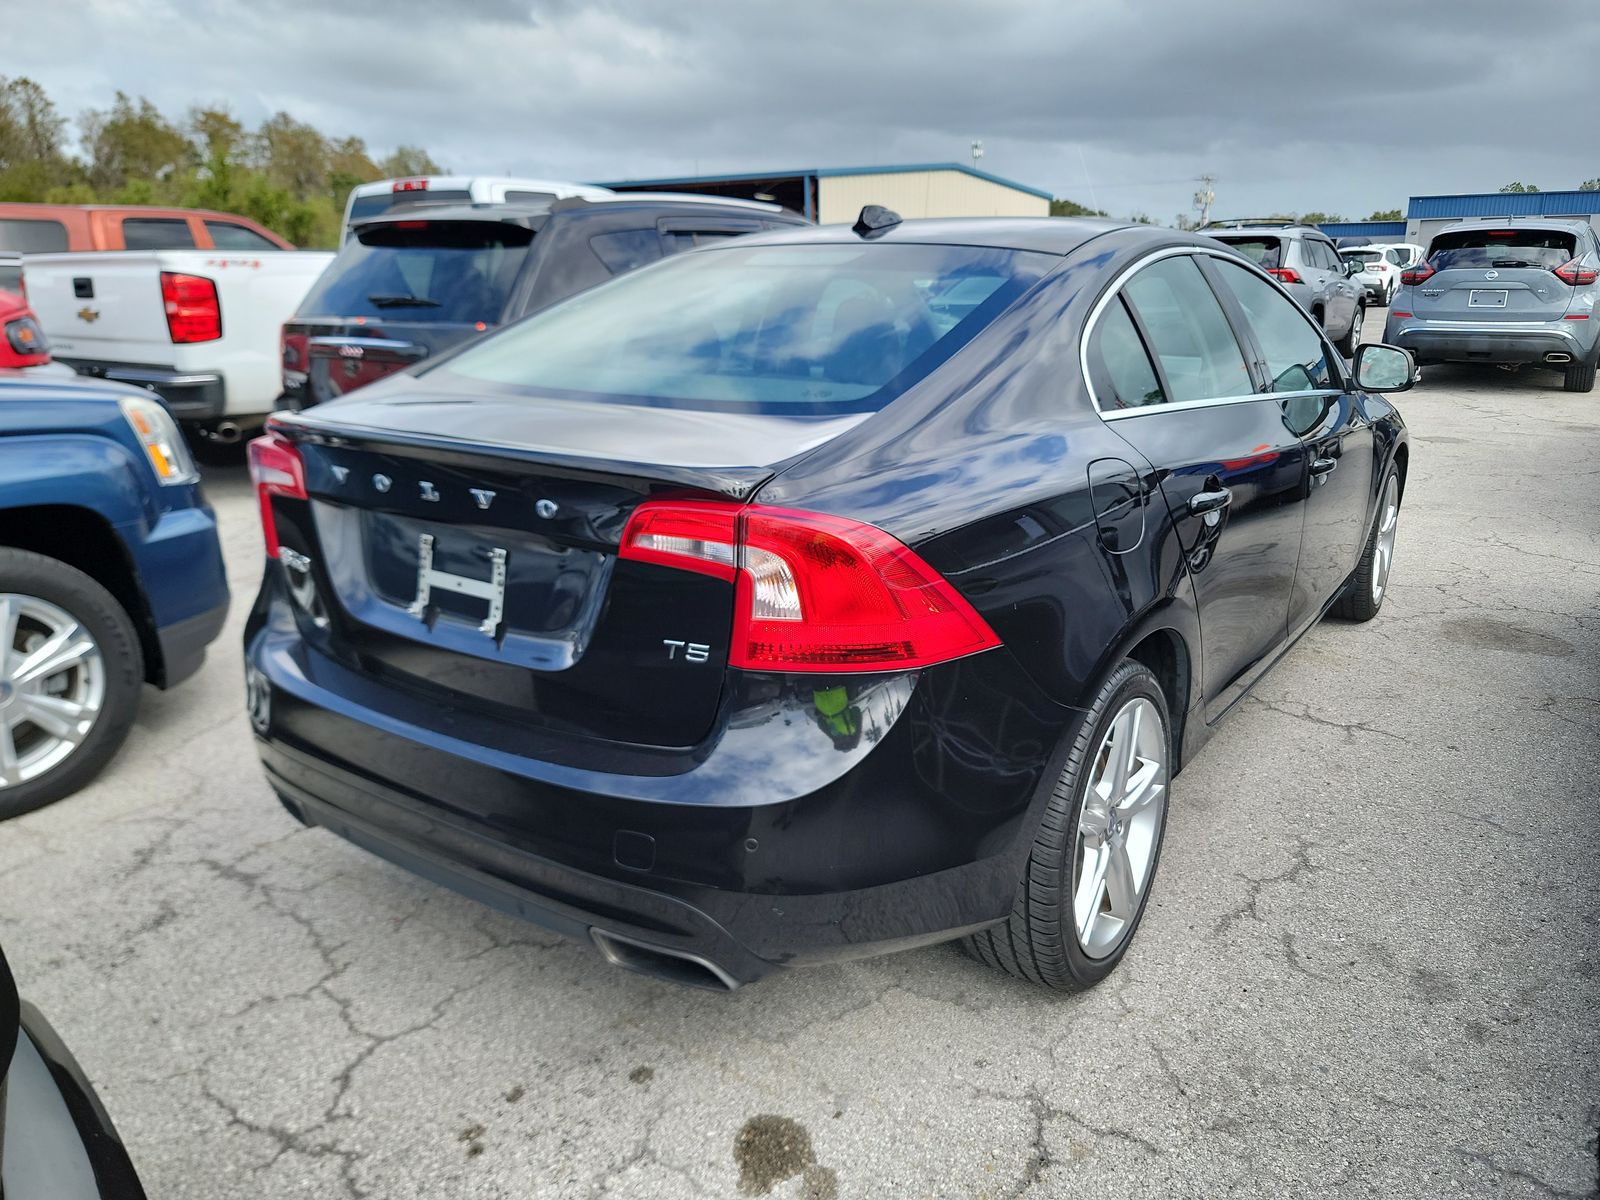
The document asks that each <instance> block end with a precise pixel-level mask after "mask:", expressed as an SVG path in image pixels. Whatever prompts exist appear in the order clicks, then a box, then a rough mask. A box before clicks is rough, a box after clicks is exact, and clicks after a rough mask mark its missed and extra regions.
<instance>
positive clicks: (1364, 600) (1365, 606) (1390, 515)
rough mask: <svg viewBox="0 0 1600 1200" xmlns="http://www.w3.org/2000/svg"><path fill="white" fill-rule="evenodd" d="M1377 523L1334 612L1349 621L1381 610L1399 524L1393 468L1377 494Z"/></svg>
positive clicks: (1364, 618)
mask: <svg viewBox="0 0 1600 1200" xmlns="http://www.w3.org/2000/svg"><path fill="white" fill-rule="evenodd" d="M1379 496H1380V499H1379V500H1378V519H1377V521H1376V522H1374V523H1373V526H1372V535H1371V536H1370V537H1369V538H1367V548H1366V549H1365V550H1364V551H1362V553H1361V561H1360V562H1359V563H1358V564H1356V569H1355V572H1354V573H1353V574H1352V575H1351V576H1350V580H1349V582H1348V583H1347V584H1346V585H1345V590H1344V595H1343V596H1341V597H1340V598H1339V604H1338V607H1337V608H1336V609H1335V611H1336V612H1337V613H1338V614H1339V616H1341V617H1344V618H1345V619H1346V620H1350V621H1370V620H1372V618H1373V617H1375V616H1377V615H1378V609H1380V608H1382V607H1383V598H1384V596H1385V595H1386V594H1387V593H1388V590H1389V568H1390V567H1391V566H1392V565H1393V564H1394V534H1395V528H1396V526H1397V525H1398V524H1399V521H1400V474H1399V472H1398V471H1396V470H1395V469H1394V468H1393V467H1390V468H1389V474H1388V476H1387V477H1386V478H1385V479H1384V481H1383V491H1382V492H1381V493H1379Z"/></svg>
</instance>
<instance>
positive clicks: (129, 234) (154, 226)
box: [122, 217, 194, 250]
mask: <svg viewBox="0 0 1600 1200" xmlns="http://www.w3.org/2000/svg"><path fill="white" fill-rule="evenodd" d="M122 245H123V248H124V249H127V250H192V249H194V234H193V233H192V232H191V231H190V229H189V222H188V221H185V220H181V219H179V218H177V217H128V218H127V219H125V220H124V221H123V222H122Z"/></svg>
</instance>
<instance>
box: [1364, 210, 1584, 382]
mask: <svg viewBox="0 0 1600 1200" xmlns="http://www.w3.org/2000/svg"><path fill="white" fill-rule="evenodd" d="M1400 285H1401V286H1400V292H1399V294H1398V295H1396V296H1395V298H1394V302H1393V304H1392V305H1391V306H1390V308H1389V319H1388V321H1387V322H1386V323H1385V325H1384V332H1383V340H1384V341H1386V342H1389V343H1391V344H1392V345H1396V346H1404V347H1405V348H1406V349H1407V350H1410V351H1411V352H1412V354H1414V355H1415V356H1416V360H1417V364H1418V365H1419V366H1422V365H1426V364H1429V363H1442V362H1482V363H1519V364H1522V363H1526V364H1532V365H1536V366H1542V367H1551V368H1553V369H1555V370H1557V371H1560V372H1562V373H1563V375H1564V376H1565V379H1566V389H1567V391H1569V392H1588V391H1593V390H1594V377H1595V364H1596V360H1597V358H1600V238H1597V236H1596V234H1595V231H1594V230H1593V229H1592V228H1590V226H1589V225H1588V224H1587V223H1586V222H1583V221H1552V220H1546V219H1541V218H1530V219H1528V220H1526V221H1524V220H1506V219H1500V220H1494V221H1463V222H1461V223H1460V224H1456V225H1450V226H1446V227H1445V228H1444V229H1443V230H1441V231H1440V232H1439V234H1438V235H1437V236H1436V237H1435V238H1434V239H1433V241H1432V243H1431V244H1430V245H1429V246H1428V257H1427V258H1426V259H1425V260H1424V261H1422V262H1419V263H1417V264H1416V265H1415V266H1414V267H1412V268H1411V269H1410V270H1409V271H1406V272H1405V273H1404V274H1403V275H1401V276H1400Z"/></svg>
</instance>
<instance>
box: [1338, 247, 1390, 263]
mask: <svg viewBox="0 0 1600 1200" xmlns="http://www.w3.org/2000/svg"><path fill="white" fill-rule="evenodd" d="M1339 257H1340V258H1342V259H1344V260H1345V261H1346V262H1378V261H1379V260H1381V259H1382V258H1383V251H1382V250H1341V251H1339Z"/></svg>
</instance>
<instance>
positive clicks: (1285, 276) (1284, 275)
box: [1267, 267, 1300, 283]
mask: <svg viewBox="0 0 1600 1200" xmlns="http://www.w3.org/2000/svg"><path fill="white" fill-rule="evenodd" d="M1267 274H1268V275H1271V276H1272V277H1273V278H1274V279H1276V280H1278V281H1280V282H1282V283H1299V282H1300V272H1299V271H1296V270H1295V269H1294V268H1293V267H1269V268H1268V269H1267Z"/></svg>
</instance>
